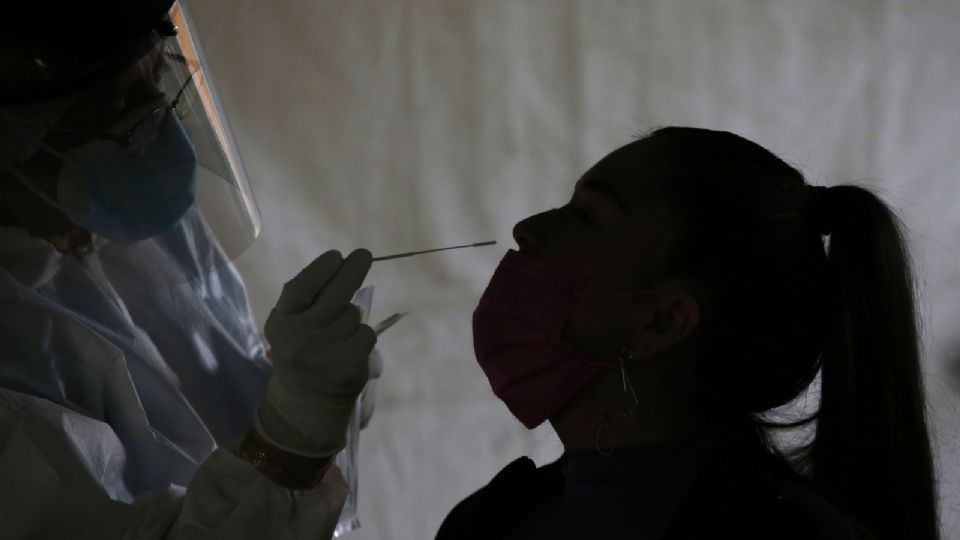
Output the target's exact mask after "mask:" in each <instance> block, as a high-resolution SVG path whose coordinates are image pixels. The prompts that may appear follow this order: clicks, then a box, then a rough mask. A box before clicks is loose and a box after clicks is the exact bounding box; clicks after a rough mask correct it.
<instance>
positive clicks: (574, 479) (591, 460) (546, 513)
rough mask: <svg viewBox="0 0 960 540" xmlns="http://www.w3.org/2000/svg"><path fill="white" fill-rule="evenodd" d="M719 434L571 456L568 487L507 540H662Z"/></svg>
mask: <svg viewBox="0 0 960 540" xmlns="http://www.w3.org/2000/svg"><path fill="white" fill-rule="evenodd" d="M718 434H719V432H718V430H717V429H711V430H708V431H706V432H704V433H703V434H702V435H700V436H698V437H697V438H695V439H688V440H686V441H681V442H672V443H666V444H658V445H651V446H645V447H634V448H619V449H617V450H616V451H614V453H613V454H612V455H610V456H603V455H600V454H599V453H598V452H597V451H596V450H591V451H574V452H567V461H566V463H564V464H563V467H562V473H563V477H564V480H565V482H564V486H563V489H562V491H560V492H559V493H558V494H557V495H556V496H554V497H552V498H550V499H547V500H545V501H543V503H542V504H540V505H538V506H537V507H536V509H535V510H534V511H533V512H531V513H530V514H529V515H528V516H527V517H526V518H525V519H524V520H523V521H522V522H521V523H520V524H519V525H518V526H517V528H515V529H514V530H513V531H511V532H510V534H508V535H507V536H506V537H505V540H520V539H524V540H538V539H544V540H546V539H550V540H564V539H568V538H569V539H577V540H580V539H583V538H591V539H596V540H602V539H606V538H610V539H614V538H616V539H621V538H638V539H646V538H650V539H654V538H659V537H660V536H662V535H663V534H664V532H666V530H667V528H668V526H669V525H670V522H671V519H672V518H673V517H674V516H675V515H676V514H677V511H678V510H679V508H680V505H681V503H682V502H683V497H684V495H685V494H686V492H687V490H688V489H689V487H690V486H691V485H692V484H693V481H694V480H695V479H696V476H697V473H698V472H699V471H700V468H701V466H702V465H704V464H705V461H706V459H707V458H709V457H710V455H711V453H712V451H714V449H715V445H716V443H717V435H718Z"/></svg>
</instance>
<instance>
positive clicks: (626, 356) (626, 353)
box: [617, 347, 640, 418]
mask: <svg viewBox="0 0 960 540" xmlns="http://www.w3.org/2000/svg"><path fill="white" fill-rule="evenodd" d="M634 358H635V355H634V354H633V353H632V352H630V350H629V349H628V348H627V347H624V348H623V350H621V351H620V355H619V356H617V361H619V362H620V378H621V379H622V380H623V395H624V396H626V395H627V389H629V390H630V396H631V397H632V398H633V405H632V406H631V405H630V400H629V399H624V401H623V417H624V418H633V417H634V416H636V415H637V406H639V405H640V400H639V399H637V392H636V391H635V390H634V389H633V383H632V382H631V381H630V377H628V376H627V368H626V364H630V363H633V360H634Z"/></svg>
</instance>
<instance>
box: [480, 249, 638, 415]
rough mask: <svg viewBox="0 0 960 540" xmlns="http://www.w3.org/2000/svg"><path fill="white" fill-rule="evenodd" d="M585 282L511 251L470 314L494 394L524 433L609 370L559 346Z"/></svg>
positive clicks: (580, 276) (608, 364) (579, 276)
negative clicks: (596, 377)
mask: <svg viewBox="0 0 960 540" xmlns="http://www.w3.org/2000/svg"><path fill="white" fill-rule="evenodd" d="M587 281H588V277H587V276H585V275H583V274H580V273H578V272H574V271H572V270H568V269H565V268H561V267H559V266H556V265H554V264H552V263H549V262H547V261H541V260H538V259H534V258H532V257H530V256H528V255H524V254H522V253H520V252H518V251H515V250H509V251H507V254H506V255H504V257H503V259H502V260H501V261H500V264H499V266H498V267H497V269H496V271H494V273H493V277H492V278H490V283H489V285H487V288H486V290H485V291H484V292H483V295H482V296H481V297H480V302H479V304H478V305H477V308H476V309H475V310H474V312H473V347H474V352H475V353H476V356H477V362H478V363H479V364H480V368H481V369H483V372H484V373H485V374H486V376H487V379H489V381H490V386H491V387H492V389H493V393H494V394H495V395H496V396H497V397H499V398H500V399H501V400H502V401H503V402H504V403H505V404H506V406H507V408H508V409H510V412H511V413H513V415H514V416H515V417H516V418H517V419H518V420H520V422H522V423H523V425H525V426H526V427H527V428H529V429H533V428H535V427H537V426H539V425H540V424H542V423H543V422H544V421H545V420H547V419H548V418H549V417H550V416H552V415H553V414H554V413H556V412H557V411H558V410H559V409H560V408H561V407H562V406H563V404H564V403H566V402H567V401H569V400H570V399H571V398H572V397H574V396H575V395H576V394H577V392H579V391H580V390H581V389H583V387H584V386H586V385H587V383H589V382H590V381H591V380H593V378H594V377H595V376H596V375H597V374H599V373H600V371H601V370H603V369H606V368H621V367H622V366H621V364H619V363H615V362H598V361H596V360H594V359H592V358H590V357H589V356H587V355H585V354H583V353H581V352H579V351H577V350H575V349H574V348H573V347H571V346H570V345H569V344H568V343H566V342H565V341H563V338H562V333H563V326H564V324H565V323H566V321H567V319H568V318H569V317H570V313H571V312H572V311H573V308H574V306H575V305H576V303H577V298H580V297H587V296H591V297H624V296H634V295H646V294H651V291H630V292H614V293H602V294H584V293H583V291H584V289H585V288H586V285H587Z"/></svg>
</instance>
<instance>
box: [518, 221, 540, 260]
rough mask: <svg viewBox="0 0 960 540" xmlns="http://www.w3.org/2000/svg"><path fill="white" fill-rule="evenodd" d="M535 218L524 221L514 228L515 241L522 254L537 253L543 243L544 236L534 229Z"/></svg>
mask: <svg viewBox="0 0 960 540" xmlns="http://www.w3.org/2000/svg"><path fill="white" fill-rule="evenodd" d="M534 217H535V216H530V217H528V218H526V219H522V220H520V221H519V222H517V224H516V225H514V226H513V239H514V240H516V242H517V247H518V248H519V251H520V252H521V253H533V252H536V251H537V249H539V246H540V244H541V242H542V238H543V236H542V234H541V233H540V232H538V231H537V230H536V229H534V227H533V223H532V221H533V218H534Z"/></svg>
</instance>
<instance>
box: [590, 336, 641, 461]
mask: <svg viewBox="0 0 960 540" xmlns="http://www.w3.org/2000/svg"><path fill="white" fill-rule="evenodd" d="M634 358H635V355H634V354H633V353H632V352H630V350H629V348H628V347H624V348H623V349H621V350H620V354H619V355H617V361H618V362H619V364H620V378H621V380H622V382H623V395H624V397H625V398H626V395H627V391H628V390H629V392H630V396H631V397H633V406H632V407H631V405H630V400H629V399H624V405H623V416H624V418H633V417H634V416H636V414H637V406H638V405H639V404H640V400H639V399H637V393H636V391H634V389H633V383H632V382H630V377H628V376H627V369H626V365H627V364H629V363H631V362H633V360H634ZM610 405H613V393H612V392H611V394H610V401H609V402H608V403H607V408H606V409H604V411H603V414H602V415H601V421H600V426H599V427H598V428H597V436H596V438H595V443H596V447H597V452H599V453H600V455H602V456H609V455H611V454H613V451H614V450H615V446H614V445H611V446H610V449H609V450H607V451H604V450H603V449H601V448H600V433H601V432H602V431H603V428H604V427H606V425H607V419H608V418H609V415H608V412H609V411H610ZM614 442H616V438H614Z"/></svg>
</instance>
